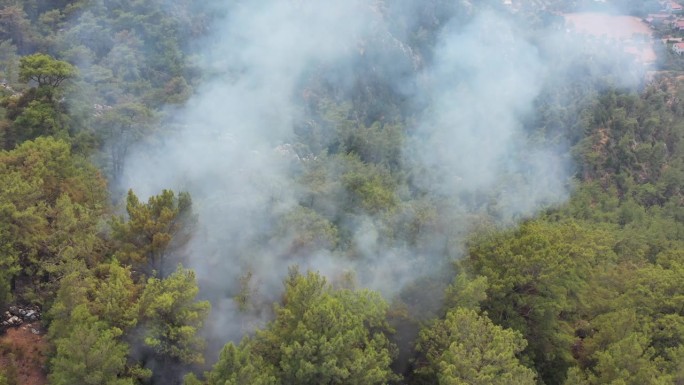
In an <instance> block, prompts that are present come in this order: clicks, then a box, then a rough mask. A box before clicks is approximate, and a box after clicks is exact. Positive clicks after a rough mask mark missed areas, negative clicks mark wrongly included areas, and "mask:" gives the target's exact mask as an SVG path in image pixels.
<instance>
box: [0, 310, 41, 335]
mask: <svg viewBox="0 0 684 385" xmlns="http://www.w3.org/2000/svg"><path fill="white" fill-rule="evenodd" d="M40 317H41V313H40V308H38V306H34V305H28V306H19V305H15V306H10V307H9V309H8V310H7V311H6V312H4V313H3V314H2V318H0V332H4V331H5V330H7V329H8V328H11V327H17V326H20V325H22V324H24V323H26V322H35V321H38V320H40Z"/></svg>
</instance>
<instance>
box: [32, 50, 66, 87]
mask: <svg viewBox="0 0 684 385" xmlns="http://www.w3.org/2000/svg"><path fill="white" fill-rule="evenodd" d="M76 75H77V70H76V68H75V67H74V66H72V65H71V64H69V63H67V62H64V61H61V60H57V59H55V58H53V57H51V56H50V55H46V54H43V53H36V54H33V55H28V56H24V57H22V58H21V60H20V61H19V80H21V81H23V82H28V81H34V82H36V83H37V84H38V87H47V86H49V87H52V88H56V87H59V85H60V84H62V83H63V82H64V81H65V80H67V79H71V78H74V77H76Z"/></svg>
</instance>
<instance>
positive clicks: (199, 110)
mask: <svg viewBox="0 0 684 385" xmlns="http://www.w3.org/2000/svg"><path fill="white" fill-rule="evenodd" d="M405 3H406V4H404V6H403V7H395V8H392V9H393V11H395V12H396V11H397V10H413V9H416V5H417V6H418V7H420V6H421V5H422V2H420V1H416V2H409V1H407V2H405ZM409 3H410V4H409ZM463 8H464V9H465V10H466V11H464V12H470V11H468V10H469V9H470V8H471V7H466V6H463ZM224 12H225V14H226V15H227V16H226V18H225V19H222V20H219V22H218V23H217V24H216V25H215V28H214V29H215V30H214V32H213V33H212V34H211V36H210V38H209V39H207V41H206V42H205V43H206V48H205V50H204V55H203V60H202V69H203V70H204V71H205V72H204V73H205V74H206V75H205V79H204V84H203V85H202V86H201V87H200V88H199V89H198V90H197V92H196V95H195V96H194V97H193V98H192V99H191V100H190V101H189V103H188V104H187V106H186V107H185V108H183V110H182V111H179V112H177V113H176V115H175V119H176V121H177V122H179V123H180V126H181V127H182V128H181V129H180V130H178V131H177V132H175V133H174V134H172V135H169V134H168V133H166V134H165V136H164V137H163V138H159V139H158V140H157V143H156V144H155V145H154V146H141V147H140V148H138V149H137V151H133V153H132V155H131V156H130V157H129V158H128V160H127V163H126V167H125V175H124V177H123V178H122V185H123V186H124V187H125V188H129V187H130V188H133V189H134V190H135V191H136V193H138V194H139V195H140V196H143V197H145V196H147V195H151V194H156V193H158V192H159V191H160V190H161V189H163V188H171V189H174V190H182V191H189V192H190V193H191V195H192V197H193V202H194V210H195V212H196V213H197V214H198V217H199V226H198V230H197V234H196V235H195V237H194V239H193V240H192V242H191V244H190V245H189V249H188V250H187V252H188V254H189V255H190V256H191V257H190V259H189V264H190V266H189V267H191V268H193V269H195V270H196V271H197V273H198V277H199V279H200V285H201V288H202V290H203V293H204V295H205V296H206V297H207V298H209V299H211V300H212V302H213V309H214V310H213V315H212V320H213V321H212V323H211V325H210V330H209V331H208V332H209V333H210V334H212V335H213V336H215V337H216V338H215V340H216V341H220V343H223V342H225V341H226V340H228V339H239V338H240V336H241V335H242V334H244V333H245V332H247V331H249V330H251V329H253V328H254V327H255V326H259V325H260V324H261V323H262V322H263V321H264V320H265V319H267V318H268V311H265V313H264V314H260V313H259V311H258V309H268V306H266V305H265V306H263V307H259V306H256V307H255V308H256V310H255V311H253V312H251V313H249V314H245V313H242V312H240V311H238V305H237V304H236V303H235V301H234V300H233V297H234V296H235V295H236V294H237V292H238V291H239V290H241V289H242V290H245V287H247V289H248V290H250V291H252V292H253V293H255V295H254V298H260V299H261V300H262V301H263V304H269V303H270V302H271V301H273V300H277V297H278V295H279V293H280V291H281V287H282V279H283V277H284V276H285V275H286V274H287V271H288V267H289V266H290V265H293V264H297V265H299V266H300V268H303V269H307V268H310V269H316V270H319V271H321V272H322V273H324V274H326V275H329V276H331V277H339V276H341V275H344V274H345V273H346V272H352V273H354V275H355V276H356V279H357V280H358V281H359V284H361V285H363V286H367V287H371V288H374V289H379V290H381V291H382V292H383V294H385V295H389V296H391V295H394V294H397V293H398V292H399V291H400V290H401V288H402V287H403V285H405V284H408V283H410V282H412V281H413V280H415V279H416V278H417V276H419V275H420V274H422V273H426V274H427V273H430V271H431V269H435V268H441V267H442V266H443V263H444V259H445V258H454V257H457V255H454V254H453V253H452V254H451V255H447V256H445V255H444V251H443V250H444V247H443V246H442V245H443V244H448V243H449V242H454V240H453V239H451V240H449V239H444V238H445V237H444V236H443V235H434V236H433V235H432V234H424V235H423V237H424V239H426V240H427V241H426V242H424V243H425V244H429V245H431V246H430V247H426V248H422V249H420V250H416V249H413V248H411V247H409V246H407V242H403V241H402V240H396V239H393V240H387V239H383V237H384V236H385V235H384V234H385V233H384V232H383V231H382V228H381V225H380V222H381V221H380V219H378V218H376V217H375V216H374V215H370V214H365V215H360V214H359V215H349V216H346V217H345V218H346V220H345V222H343V223H342V224H341V226H344V227H345V228H346V230H347V231H348V233H350V234H351V237H352V238H353V240H354V245H353V247H354V248H355V250H356V252H355V255H356V256H358V257H359V258H356V259H354V260H353V261H350V260H349V259H348V258H345V256H344V255H338V254H340V253H337V252H336V251H335V250H334V249H333V250H330V248H327V249H326V247H322V248H321V250H317V251H315V252H313V253H309V255H307V256H306V257H304V256H301V255H298V254H297V253H296V252H294V253H293V252H290V251H289V250H288V242H285V241H274V240H273V239H270V238H269V234H273V232H274V231H276V227H277V226H278V221H279V218H281V217H282V216H283V215H285V214H287V213H289V212H291V211H292V210H293V209H294V208H295V207H297V206H298V204H299V202H300V200H301V198H302V194H303V192H302V191H303V190H304V188H303V187H302V186H300V185H298V183H297V182H296V178H294V177H293V175H294V173H295V170H296V169H297V168H298V167H300V168H301V164H302V163H303V162H307V161H310V160H307V159H303V158H302V156H301V154H296V153H295V152H294V151H291V148H293V146H295V145H296V143H294V142H295V141H296V138H295V133H294V126H295V123H296V122H297V121H300V120H302V119H306V116H304V112H303V111H305V108H303V102H302V100H303V98H302V95H301V92H302V83H303V82H306V79H307V76H310V74H311V73H315V72H321V71H323V72H325V71H326V69H329V68H334V73H332V72H331V73H330V74H326V75H325V76H324V77H325V78H326V81H328V82H332V83H334V86H335V87H336V88H337V89H339V90H342V91H341V92H344V91H346V90H349V89H351V87H352V86H353V82H354V81H353V79H354V77H355V76H357V75H358V74H355V73H354V71H355V69H358V68H360V67H359V65H358V63H359V62H360V61H364V62H365V63H366V65H365V66H363V68H365V69H369V70H372V71H375V72H376V73H378V74H384V77H385V79H386V80H387V81H388V82H389V83H390V87H391V88H392V89H393V90H395V91H396V92H397V93H399V94H401V95H402V97H404V98H405V99H408V102H406V103H404V104H405V105H407V106H412V108H415V110H414V111H411V112H410V113H408V114H406V115H410V116H411V117H412V118H411V119H410V120H409V121H411V122H413V123H410V124H409V125H410V127H407V130H408V131H409V132H410V133H409V134H408V136H407V140H406V141H405V145H404V148H403V160H402V162H403V163H402V164H403V167H408V168H409V169H410V170H412V171H411V172H410V174H411V184H412V186H413V188H415V189H418V190H421V191H422V194H423V196H424V197H426V198H425V199H427V200H430V199H435V200H444V199H449V198H453V201H454V202H456V203H454V204H453V205H451V206H450V207H449V210H451V211H452V212H453V213H454V214H453V215H452V217H454V218H457V219H456V220H455V221H453V222H450V223H444V224H443V225H442V227H450V226H451V227H453V230H451V231H452V232H453V233H464V232H465V231H466V230H465V229H467V228H468V227H469V226H470V223H469V219H468V218H470V216H469V213H474V212H477V211H478V210H481V208H482V206H485V205H490V206H492V207H495V208H496V210H495V211H496V216H497V218H499V219H501V220H504V221H510V220H514V219H516V218H521V217H525V216H529V215H532V214H534V213H535V212H536V211H537V210H539V209H540V208H541V207H545V206H548V205H552V204H555V203H558V202H562V201H563V200H564V199H565V198H566V196H567V194H568V190H567V185H568V178H569V172H570V167H569V165H568V161H567V159H565V158H563V157H562V156H561V155H560V154H561V152H560V151H557V150H558V148H548V147H545V146H542V145H539V144H533V143H534V142H533V141H531V140H530V139H529V135H528V134H529V133H528V132H527V131H526V130H525V127H524V125H525V122H529V121H532V120H533V119H532V118H531V115H532V114H533V113H534V108H535V102H536V100H537V98H538V97H539V95H540V92H541V90H542V89H543V87H544V85H545V84H546V83H547V82H549V81H555V80H556V79H554V77H553V74H552V72H553V71H552V70H553V68H551V67H550V65H549V64H550V60H548V59H547V57H548V56H547V54H548V52H547V54H543V53H540V51H539V47H538V45H535V44H533V43H532V42H530V40H529V39H528V38H527V37H526V36H527V34H526V33H525V31H523V30H521V29H519V27H517V26H515V25H514V24H513V23H512V22H511V21H510V20H512V17H510V15H506V14H504V15H500V14H496V13H495V12H494V11H487V12H484V13H482V14H474V15H473V16H472V17H471V18H470V21H469V22H468V23H467V24H461V23H451V24H448V23H447V24H446V26H445V27H444V28H442V29H441V31H440V32H439V33H438V34H437V39H436V43H435V45H434V50H433V52H431V55H430V57H423V56H421V55H420V54H418V53H415V52H413V51H412V50H411V49H410V48H408V45H407V44H405V43H403V41H404V40H405V39H407V36H404V35H403V34H402V33H401V31H399V30H397V29H396V28H391V27H390V25H391V23H392V22H393V21H397V20H402V21H403V24H404V25H409V26H410V25H414V24H416V23H417V22H416V20H414V14H413V13H411V12H408V11H407V13H406V14H401V15H399V16H397V15H396V14H395V13H392V12H388V11H387V9H385V8H383V3H382V2H380V1H378V2H368V1H333V0H317V1H305V0H302V1H276V0H273V1H249V2H234V3H231V5H225V9H224ZM504 12H505V11H504ZM388 15H391V16H392V18H391V19H390V18H389V16H388ZM416 17H417V16H416ZM554 33H556V34H557V35H556V36H551V35H549V39H550V41H553V40H554V39H555V40H556V41H563V42H564V43H567V41H568V38H567V36H566V33H565V31H558V32H554ZM369 42H375V43H374V44H376V45H377V44H378V42H385V44H386V45H392V46H393V47H394V48H393V50H392V52H394V54H392V55H376V56H372V55H373V52H370V49H371V48H369V47H370V46H371V45H372V44H371V43H369ZM575 49H576V47H573V46H572V45H566V46H564V47H563V50H565V51H566V54H567V55H570V53H569V52H570V51H572V50H575ZM361 59H363V60H361ZM595 59H596V58H595ZM554 60H557V59H554ZM398 63H403V64H398ZM407 69H408V70H407ZM359 76H360V75H359ZM542 143H543V141H542ZM319 155H321V154H315V153H312V154H309V155H307V156H309V157H310V158H311V159H313V158H315V157H316V156H319ZM331 210H332V211H335V210H342V208H339V207H338V208H336V207H333V208H331ZM447 211H448V210H447ZM407 215H408V214H407ZM443 233H444V232H442V234H443ZM454 239H456V240H457V241H458V240H459V239H462V238H458V237H456V238H454ZM431 247H432V248H431ZM456 249H458V248H457V247H456V248H454V250H456ZM241 286H242V287H241Z"/></svg>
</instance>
